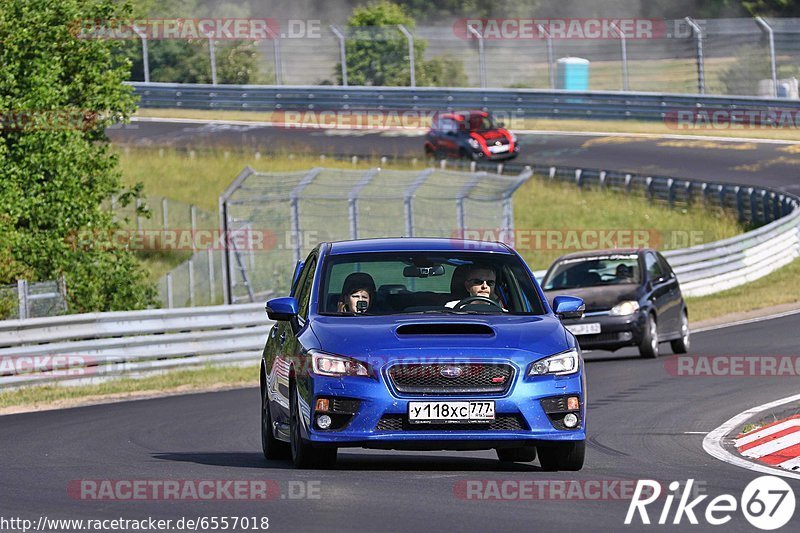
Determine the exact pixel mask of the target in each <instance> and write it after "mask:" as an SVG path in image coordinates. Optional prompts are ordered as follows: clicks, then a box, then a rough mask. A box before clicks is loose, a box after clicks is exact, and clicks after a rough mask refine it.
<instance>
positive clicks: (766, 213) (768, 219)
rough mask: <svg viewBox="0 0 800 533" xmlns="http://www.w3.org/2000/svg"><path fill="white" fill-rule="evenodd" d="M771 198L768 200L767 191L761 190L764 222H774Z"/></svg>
mask: <svg viewBox="0 0 800 533" xmlns="http://www.w3.org/2000/svg"><path fill="white" fill-rule="evenodd" d="M769 207H770V204H769V200H767V191H765V190H763V189H762V190H761V212H762V213H763V221H764V223H765V224H766V223H768V222H772V216H771V215H772V213H770V212H769Z"/></svg>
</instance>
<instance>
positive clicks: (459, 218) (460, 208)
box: [456, 172, 487, 238]
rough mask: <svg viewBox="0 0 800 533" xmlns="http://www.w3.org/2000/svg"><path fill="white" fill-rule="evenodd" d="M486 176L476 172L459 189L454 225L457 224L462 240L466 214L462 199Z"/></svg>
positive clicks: (483, 173)
mask: <svg viewBox="0 0 800 533" xmlns="http://www.w3.org/2000/svg"><path fill="white" fill-rule="evenodd" d="M486 176H487V174H486V172H476V173H475V175H474V176H473V177H472V179H470V180H469V181H468V182H467V183H466V184H465V185H464V186H463V187H461V190H460V191H459V192H458V196H457V197H456V223H457V224H458V231H459V235H461V236H462V238H463V235H464V230H466V224H467V213H466V211H465V209H464V199H465V198H466V197H467V196H468V195H469V193H470V191H471V190H472V189H473V188H474V187H475V186H476V185H477V184H478V182H479V181H480V180H481V178H485V177H486Z"/></svg>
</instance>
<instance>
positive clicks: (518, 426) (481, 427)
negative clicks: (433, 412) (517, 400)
mask: <svg viewBox="0 0 800 533" xmlns="http://www.w3.org/2000/svg"><path fill="white" fill-rule="evenodd" d="M375 429H376V430H377V431H526V430H527V429H528V424H526V423H525V419H524V418H523V417H522V415H520V414H498V415H497V417H496V418H495V419H494V420H493V421H492V422H489V423H485V422H484V423H474V422H473V423H459V424H411V423H409V421H408V417H407V416H406V415H397V414H394V415H383V417H382V418H381V419H380V420H379V421H378V425H377V426H375Z"/></svg>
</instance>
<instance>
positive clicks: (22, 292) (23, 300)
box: [17, 279, 28, 318]
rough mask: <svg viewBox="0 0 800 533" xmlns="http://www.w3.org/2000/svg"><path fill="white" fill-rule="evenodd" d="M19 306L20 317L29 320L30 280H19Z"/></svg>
mask: <svg viewBox="0 0 800 533" xmlns="http://www.w3.org/2000/svg"><path fill="white" fill-rule="evenodd" d="M17 305H18V307H19V317H20V318H28V280H24V279H18V280H17Z"/></svg>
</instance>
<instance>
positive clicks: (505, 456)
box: [495, 446, 536, 463]
mask: <svg viewBox="0 0 800 533" xmlns="http://www.w3.org/2000/svg"><path fill="white" fill-rule="evenodd" d="M495 451H496V452H497V458H498V459H500V460H501V461H502V462H504V463H530V462H531V461H535V460H536V448H535V447H534V446H521V447H519V448H497V449H496V450H495Z"/></svg>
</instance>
